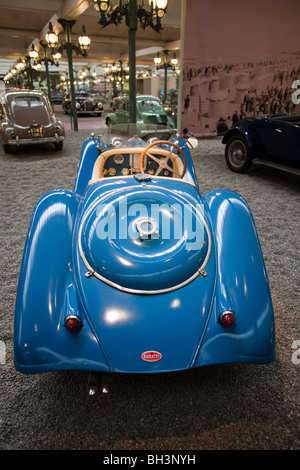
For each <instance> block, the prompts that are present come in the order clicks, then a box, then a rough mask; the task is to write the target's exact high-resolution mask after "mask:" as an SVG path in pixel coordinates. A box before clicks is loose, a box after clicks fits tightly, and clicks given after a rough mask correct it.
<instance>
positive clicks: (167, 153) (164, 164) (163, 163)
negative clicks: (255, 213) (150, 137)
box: [139, 140, 187, 178]
mask: <svg viewBox="0 0 300 470" xmlns="http://www.w3.org/2000/svg"><path fill="white" fill-rule="evenodd" d="M161 144H167V145H171V146H172V147H173V148H171V150H166V149H162V148H155V149H151V147H153V146H154V145H161ZM150 149H151V150H150ZM174 149H176V150H177V152H178V153H177V154H176V153H174ZM154 152H155V153H156V155H162V156H163V157H164V158H162V159H160V158H157V157H156V156H154V155H153V153H154ZM146 155H147V157H149V158H151V159H152V160H154V161H155V162H156V163H158V168H157V170H156V173H155V176H157V175H159V173H160V172H161V171H163V170H168V171H171V173H174V175H175V176H177V178H183V177H184V175H185V172H186V167H187V162H186V157H185V155H184V152H183V150H182V149H181V148H180V147H179V146H178V145H176V144H174V143H173V142H169V141H168V140H157V141H156V142H152V144H150V145H148V147H146V148H145V150H143V152H142V153H141V156H140V162H139V166H140V172H141V173H144V158H145V156H146ZM179 156H181V157H182V160H183V169H182V172H181V173H180V174H179V173H177V172H176V171H175V170H174V168H171V167H170V166H169V165H168V161H169V159H171V160H174V161H175V159H177V158H179Z"/></svg>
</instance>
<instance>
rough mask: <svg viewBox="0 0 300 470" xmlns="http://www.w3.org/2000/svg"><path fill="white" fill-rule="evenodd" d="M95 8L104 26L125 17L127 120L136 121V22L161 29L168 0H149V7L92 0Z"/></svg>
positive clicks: (132, 1)
mask: <svg viewBox="0 0 300 470" xmlns="http://www.w3.org/2000/svg"><path fill="white" fill-rule="evenodd" d="M93 1H94V7H95V9H96V10H97V11H98V12H99V13H100V19H99V24H100V25H101V26H102V27H103V28H104V27H106V26H108V25H110V24H114V25H115V26H118V25H119V24H120V23H121V22H122V20H123V17H125V22H126V26H127V27H128V61H129V122H130V123H134V124H135V123H136V99H135V97H136V60H135V36H136V31H137V28H138V23H139V24H140V26H141V28H142V29H143V30H145V29H146V28H147V27H148V26H150V27H151V28H152V29H154V31H156V32H160V31H161V30H162V24H161V19H162V18H163V16H164V15H165V13H166V9H167V5H168V0H149V8H150V10H147V9H146V8H144V6H143V5H144V4H142V5H138V4H137V0H118V2H117V5H116V6H113V5H112V2H111V0H102V1H101V0H93Z"/></svg>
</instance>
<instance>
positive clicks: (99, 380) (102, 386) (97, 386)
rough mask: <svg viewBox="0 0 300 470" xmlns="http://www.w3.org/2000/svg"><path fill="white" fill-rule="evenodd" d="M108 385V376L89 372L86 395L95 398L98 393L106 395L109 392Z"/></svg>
mask: <svg viewBox="0 0 300 470" xmlns="http://www.w3.org/2000/svg"><path fill="white" fill-rule="evenodd" d="M109 383H110V375H109V374H105V373H100V372H95V371H90V372H89V378H88V387H87V389H88V395H89V396H95V395H97V394H98V392H99V391H100V392H101V393H104V394H106V393H108V392H109Z"/></svg>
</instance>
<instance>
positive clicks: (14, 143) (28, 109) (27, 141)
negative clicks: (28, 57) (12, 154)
mask: <svg viewBox="0 0 300 470" xmlns="http://www.w3.org/2000/svg"><path fill="white" fill-rule="evenodd" d="M0 139H1V143H2V145H3V148H4V152H9V151H10V150H11V149H12V148H16V147H20V146H22V145H31V144H43V143H53V144H54V146H55V149H56V150H62V148H63V142H64V139H65V128H64V125H63V123H62V122H61V121H59V120H58V119H57V118H56V116H55V114H54V113H53V110H52V107H51V104H50V102H49V100H48V98H47V96H46V95H45V94H44V93H42V92H41V91H36V90H18V89H6V90H3V91H1V93H0Z"/></svg>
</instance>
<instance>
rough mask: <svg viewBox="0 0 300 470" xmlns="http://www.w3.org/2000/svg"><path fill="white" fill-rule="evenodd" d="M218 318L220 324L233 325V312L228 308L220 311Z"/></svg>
mask: <svg viewBox="0 0 300 470" xmlns="http://www.w3.org/2000/svg"><path fill="white" fill-rule="evenodd" d="M219 320H220V322H221V323H222V325H224V326H227V327H230V326H232V325H234V323H235V316H234V313H233V312H231V311H230V310H226V311H225V312H222V313H221V315H220V316H219Z"/></svg>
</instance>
